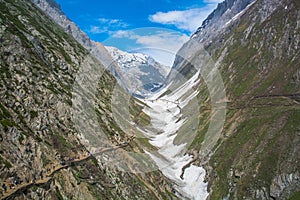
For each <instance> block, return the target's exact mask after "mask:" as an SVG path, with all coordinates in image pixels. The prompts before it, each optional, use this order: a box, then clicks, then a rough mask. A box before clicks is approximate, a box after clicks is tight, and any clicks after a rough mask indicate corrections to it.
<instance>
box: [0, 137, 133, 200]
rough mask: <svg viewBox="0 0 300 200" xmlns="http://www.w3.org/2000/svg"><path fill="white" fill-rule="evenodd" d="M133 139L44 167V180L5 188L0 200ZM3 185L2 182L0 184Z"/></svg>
mask: <svg viewBox="0 0 300 200" xmlns="http://www.w3.org/2000/svg"><path fill="white" fill-rule="evenodd" d="M133 139H134V137H133V136H132V137H130V138H129V139H128V141H127V142H123V143H120V144H118V145H116V146H113V147H108V148H102V149H98V150H97V152H96V153H93V154H91V153H87V155H81V156H79V158H78V159H74V160H69V161H66V162H60V163H57V164H54V165H53V164H52V165H48V166H46V167H45V168H46V171H48V173H46V174H45V176H44V178H42V179H39V180H37V181H33V180H31V181H30V182H29V183H27V182H23V183H21V184H19V185H14V187H12V188H9V187H8V188H7V190H6V192H4V193H3V196H2V197H1V200H4V199H8V198H9V197H11V196H12V195H13V194H15V193H18V192H20V191H23V190H25V189H28V188H30V187H32V186H34V185H36V186H38V185H43V184H46V183H48V182H49V181H51V180H52V179H53V175H54V174H55V173H56V172H58V171H60V170H62V169H66V168H69V167H72V166H75V165H76V164H79V163H81V162H84V161H86V160H88V159H90V158H92V157H94V156H95V155H96V154H101V153H105V152H108V151H113V150H116V149H119V148H124V147H126V146H128V145H129V143H130V142H131V141H132V140H133ZM2 184H3V182H2ZM4 184H5V185H6V186H8V185H9V182H8V181H6V182H4Z"/></svg>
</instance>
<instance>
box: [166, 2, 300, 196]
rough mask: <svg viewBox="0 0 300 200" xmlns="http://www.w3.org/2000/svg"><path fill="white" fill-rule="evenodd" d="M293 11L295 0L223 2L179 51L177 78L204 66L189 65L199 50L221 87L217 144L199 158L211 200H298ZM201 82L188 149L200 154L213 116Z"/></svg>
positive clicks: (297, 16)
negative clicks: (222, 96)
mask: <svg viewBox="0 0 300 200" xmlns="http://www.w3.org/2000/svg"><path fill="white" fill-rule="evenodd" d="M299 9H300V3H299V1H297V0H285V1H270V0H256V1H244V0H240V1H239V0H237V1H225V2H223V3H221V4H219V6H218V8H217V9H216V10H215V11H214V12H213V13H212V14H211V15H210V16H209V17H208V19H207V20H206V21H204V24H203V25H202V26H201V27H200V28H199V30H198V31H197V32H196V33H195V34H194V35H193V36H192V38H191V40H190V41H189V42H187V43H186V44H185V45H184V46H183V47H182V49H181V50H180V51H179V54H178V57H177V59H176V62H175V65H174V66H173V70H174V71H175V72H176V73H178V72H179V74H180V75H183V76H185V77H190V76H191V75H193V74H194V73H195V71H196V70H197V69H200V71H201V70H202V71H203V70H204V71H205V69H206V65H205V64H206V63H205V62H199V63H198V64H199V66H193V65H192V64H191V62H190V61H193V60H195V59H197V56H195V57H194V58H188V55H189V54H190V53H191V52H194V51H196V50H197V48H199V47H201V48H203V50H202V51H205V52H206V53H207V54H208V55H210V57H211V59H212V60H213V61H214V68H213V69H217V70H218V72H219V73H220V75H221V76H222V78H223V83H224V86H225V91H226V99H225V101H226V103H227V107H226V120H225V124H224V127H223V129H222V132H221V134H220V138H219V140H218V141H217V142H216V143H215V147H214V148H212V149H209V150H210V152H209V153H208V154H205V155H207V157H205V158H203V157H199V159H202V160H208V161H209V162H208V163H207V166H206V169H207V171H208V172H209V174H210V175H209V176H208V177H207V180H208V182H209V190H210V199H288V198H290V197H291V198H299V190H300V187H299V185H300V184H299V171H300V162H299V161H300V154H299V147H300V145H299V144H300V137H299V128H300V127H299V121H300V118H299V117H300V102H299V98H300V82H299V69H300V54H299V51H300V49H299V42H300V34H299V33H300V30H299V28H300V26H299V24H300V12H299ZM193 44H197V45H193ZM184 55H187V56H186V58H188V59H186V58H184ZM198 58H201V57H198ZM176 73H174V72H173V77H172V74H171V75H170V77H169V80H174V77H176V76H178V74H177V75H176ZM213 74H214V71H213V72H212V73H211V74H210V75H211V80H213V77H214V75H213ZM199 79H202V78H201V76H200V77H199ZM206 83H207V82H204V81H203V80H202V82H201V83H200V84H199V88H198V89H199V90H200V91H201V92H200V93H199V95H198V101H199V104H200V105H201V108H200V124H199V130H198V136H197V137H196V138H195V139H194V141H193V143H192V145H191V147H190V149H191V151H192V150H199V151H200V150H201V151H203V149H202V145H203V143H202V142H203V141H205V139H204V138H205V137H206V136H205V134H206V132H207V129H208V125H209V124H210V123H211V121H210V120H211V117H212V116H213V115H214V113H212V110H211V107H212V105H211V102H210V101H211V94H210V92H213V91H214V90H211V91H209V90H208V89H207V85H206ZM201 151H200V154H201Z"/></svg>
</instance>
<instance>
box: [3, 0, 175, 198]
mask: <svg viewBox="0 0 300 200" xmlns="http://www.w3.org/2000/svg"><path fill="white" fill-rule="evenodd" d="M0 10H1V12H0V41H1V46H0V67H1V68H0V69H1V74H0V76H1V78H0V102H1V103H0V143H1V145H0V154H1V155H0V168H1V171H0V182H1V186H3V187H1V199H41V198H43V199H99V198H101V199H118V198H124V199H162V198H172V196H173V195H172V193H171V192H170V188H169V187H168V184H167V182H166V181H165V180H164V179H163V178H162V175H161V174H160V173H159V172H155V173H147V174H144V175H143V176H142V175H140V174H137V175H135V174H131V173H126V172H120V171H118V170H116V169H115V168H109V166H104V165H103V164H102V163H101V164H98V161H97V160H96V159H95V157H93V156H91V155H90V154H89V152H88V151H87V149H86V146H84V145H82V141H81V140H80V139H79V136H80V135H82V133H80V132H78V130H77V129H76V128H75V124H74V121H73V118H74V116H73V115H72V113H73V112H72V106H73V105H72V104H73V102H72V93H73V92H74V91H73V90H72V88H73V85H74V81H75V78H76V74H77V72H78V70H80V69H81V68H84V69H85V68H88V67H90V66H94V67H98V68H99V70H101V69H102V70H103V64H102V63H100V62H99V61H98V60H97V59H96V58H94V57H93V56H92V55H91V54H90V53H89V52H88V51H87V50H86V49H85V48H84V47H83V46H82V45H80V44H79V43H78V42H77V41H76V40H75V39H74V38H72V37H71V36H70V35H69V34H67V33H66V32H65V31H64V30H63V29H62V28H61V27H60V26H58V25H57V24H55V23H54V22H53V20H51V19H50V18H48V16H47V15H45V14H44V13H43V12H42V11H41V10H40V9H38V8H37V7H36V6H35V5H34V4H33V3H31V2H30V1H29V0H28V1H26V0H7V1H0ZM97 81H99V83H98V89H97V93H96V97H97V103H96V104H95V110H96V111H97V114H98V120H99V124H101V128H103V130H104V132H105V134H106V135H107V137H108V138H109V139H110V141H111V145H112V146H117V145H118V144H119V143H120V142H124V141H127V139H128V138H127V137H128V136H127V135H126V134H125V133H124V132H123V131H122V130H121V129H120V128H118V125H117V124H116V122H115V121H114V119H113V118H112V117H111V116H112V114H111V113H112V111H111V108H110V105H111V97H112V90H113V88H114V86H115V85H116V84H117V82H116V79H115V78H113V76H111V75H110V74H109V73H108V72H107V71H105V72H103V75H102V76H101V78H100V80H97ZM129 106H130V105H129ZM138 109H139V108H138V106H136V105H135V108H133V109H132V110H133V111H135V112H138ZM119 148H120V147H119ZM122 148H127V150H129V151H132V150H133V149H135V150H136V149H139V147H138V145H137V144H136V142H135V141H131V142H130V145H128V144H127V145H125V146H123V147H122ZM20 182H22V183H20ZM12 183H13V184H14V186H13V188H10V186H11V184H12ZM158 183H159V184H158Z"/></svg>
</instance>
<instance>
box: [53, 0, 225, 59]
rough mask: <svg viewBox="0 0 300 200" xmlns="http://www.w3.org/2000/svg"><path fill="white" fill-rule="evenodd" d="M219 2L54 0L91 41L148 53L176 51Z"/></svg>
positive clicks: (184, 0) (212, 0) (203, 0)
mask: <svg viewBox="0 0 300 200" xmlns="http://www.w3.org/2000/svg"><path fill="white" fill-rule="evenodd" d="M221 1H222V0H126V1H124V0H112V1H108V0H56V2H57V3H59V4H60V5H61V8H62V10H63V11H64V13H65V14H66V15H67V16H68V17H69V18H70V19H71V20H72V21H74V22H75V23H76V24H77V25H78V26H79V27H80V28H81V29H82V30H83V31H84V32H86V33H87V34H88V35H89V37H90V38H92V39H93V40H95V41H98V42H102V43H104V44H105V45H111V46H116V47H118V48H120V49H122V50H125V51H137V49H140V50H141V49H144V50H142V51H144V52H147V53H148V54H149V53H150V54H151V52H152V51H149V48H152V49H163V50H166V51H165V52H167V51H168V52H170V53H171V54H174V53H176V51H177V50H178V49H179V47H180V46H181V45H182V44H183V43H184V42H186V41H187V40H188V38H189V36H190V35H191V34H192V33H193V32H194V31H196V29H197V28H198V27H199V26H200V25H201V24H202V21H203V20H204V19H205V18H206V17H207V15H208V14H209V13H210V12H211V11H212V10H213V9H214V8H216V6H217V3H219V2H221ZM146 49H148V50H146ZM156 54H158V53H157V52H156ZM154 57H155V56H154ZM168 59H169V58H168ZM168 59H166V60H168ZM170 62H171V59H169V64H170ZM169 64H168V65H169Z"/></svg>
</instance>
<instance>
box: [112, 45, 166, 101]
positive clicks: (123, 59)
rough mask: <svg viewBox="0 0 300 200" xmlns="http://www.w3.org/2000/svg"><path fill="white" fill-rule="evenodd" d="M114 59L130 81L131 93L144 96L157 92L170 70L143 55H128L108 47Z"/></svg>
mask: <svg viewBox="0 0 300 200" xmlns="http://www.w3.org/2000/svg"><path fill="white" fill-rule="evenodd" d="M106 49H107V50H108V51H109V53H110V54H111V55H112V57H113V59H114V60H115V61H116V62H117V64H118V65H119V67H120V68H121V70H122V72H123V74H124V75H125V76H126V77H127V79H128V80H129V81H130V82H129V85H128V86H127V88H129V90H130V92H131V93H134V94H136V95H140V96H143V95H145V94H148V95H149V93H150V94H151V93H152V92H155V91H156V90H158V89H159V88H160V87H162V85H163V84H164V82H165V79H166V76H167V75H168V73H169V71H170V68H169V67H167V66H164V65H162V64H160V63H158V62H156V61H155V60H154V59H153V58H152V57H150V56H147V55H145V54H141V53H127V52H124V51H121V50H119V49H117V48H115V47H106Z"/></svg>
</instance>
